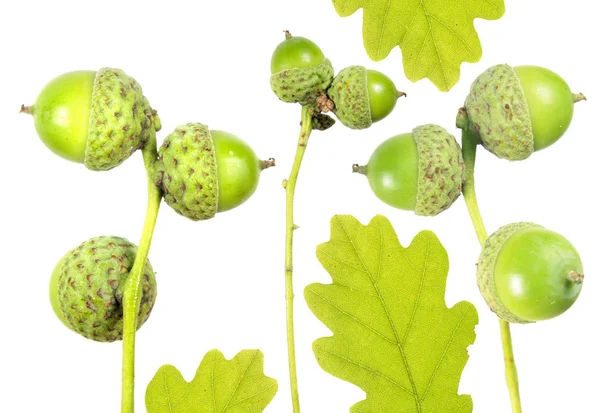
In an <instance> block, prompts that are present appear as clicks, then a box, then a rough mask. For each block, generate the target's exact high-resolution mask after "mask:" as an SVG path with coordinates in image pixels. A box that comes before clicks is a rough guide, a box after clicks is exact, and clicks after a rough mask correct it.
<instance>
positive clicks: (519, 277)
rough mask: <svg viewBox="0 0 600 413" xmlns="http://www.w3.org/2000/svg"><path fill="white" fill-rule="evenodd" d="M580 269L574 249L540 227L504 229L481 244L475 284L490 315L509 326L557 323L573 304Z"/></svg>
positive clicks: (522, 225) (580, 280)
mask: <svg viewBox="0 0 600 413" xmlns="http://www.w3.org/2000/svg"><path fill="white" fill-rule="evenodd" d="M583 278H584V276H583V265H582V263H581V259H580V257H579V254H578V253H577V250H576V249H575V247H574V246H573V245H572V244H571V243H570V242H569V241H568V240H567V239H566V238H565V237H563V236H562V235H560V234H558V233H556V232H553V231H550V230H548V229H546V228H544V227H542V226H540V225H537V224H533V223H529V222H518V223H514V224H509V225H505V226H503V227H502V228H500V229H499V230H498V231H496V232H494V233H493V234H492V235H491V236H490V237H489V238H488V239H487V241H486V242H485V245H484V247H483V249H482V251H481V254H480V256H479V262H478V264H477V284H478V286H479V290H480V291H481V294H482V295H483V297H484V299H485V301H486V302H487V304H488V306H489V307H490V309H491V310H492V311H493V312H495V313H496V314H497V315H498V317H500V318H502V319H503V320H506V321H508V322H511V323H522V324H523V323H531V322H536V321H541V320H547V319H550V318H554V317H557V316H558V315H560V314H562V313H564V312H565V311H566V310H568V309H569V308H570V307H571V306H572V305H573V304H574V303H575V301H576V300H577V297H578V296H579V293H580V292H581V287H582V283H583Z"/></svg>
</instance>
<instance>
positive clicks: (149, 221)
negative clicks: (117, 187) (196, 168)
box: [121, 131, 162, 413]
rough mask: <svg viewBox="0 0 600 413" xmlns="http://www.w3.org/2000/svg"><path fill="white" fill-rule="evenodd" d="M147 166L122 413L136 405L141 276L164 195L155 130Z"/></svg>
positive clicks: (128, 293) (128, 296) (126, 310)
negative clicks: (158, 174)
mask: <svg viewBox="0 0 600 413" xmlns="http://www.w3.org/2000/svg"><path fill="white" fill-rule="evenodd" d="M142 156H143V158H144V166H145V167H146V175H147V180H148V204H147V208H146V219H145V221H144V229H143V230H142V237H141V239H140V243H139V246H138V251H137V254H136V257H135V261H134V263H133V267H132V268H131V271H130V276H129V278H128V280H127V286H126V288H125V292H124V293H123V370H122V391H121V413H133V405H134V364H135V333H136V330H137V319H138V317H137V316H138V312H139V307H140V301H141V299H142V277H143V274H144V269H145V266H146V260H147V259H148V252H149V250H150V244H151V243H152V234H153V233H154V226H155V225H156V218H157V216H158V209H159V207H160V202H161V199H162V194H161V192H160V190H159V189H158V187H157V186H156V185H155V183H154V179H153V173H154V171H155V168H156V162H157V157H158V156H157V150H156V133H155V132H154V131H152V133H151V137H150V139H149V140H148V141H147V142H146V144H145V145H144V148H143V149H142Z"/></svg>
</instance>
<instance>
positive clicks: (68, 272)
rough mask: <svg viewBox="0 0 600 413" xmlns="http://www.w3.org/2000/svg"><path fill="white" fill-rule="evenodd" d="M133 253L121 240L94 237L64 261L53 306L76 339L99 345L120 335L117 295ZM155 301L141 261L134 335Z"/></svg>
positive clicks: (148, 271)
mask: <svg viewBox="0 0 600 413" xmlns="http://www.w3.org/2000/svg"><path fill="white" fill-rule="evenodd" d="M136 253H137V247H136V246H135V245H134V244H132V243H131V242H129V241H128V240H126V239H124V238H119V237H96V238H92V239H89V240H87V241H85V242H83V243H82V244H80V245H79V246H77V247H75V248H74V249H72V250H71V251H70V252H69V253H67V255H66V256H65V257H64V262H63V264H62V267H61V268H60V274H59V276H58V300H59V303H60V310H61V312H62V313H63V315H64V319H65V322H66V323H67V325H68V327H70V328H71V329H72V330H73V331H75V332H77V333H79V334H81V335H82V336H84V337H86V338H89V339H92V340H95V341H102V342H112V341H115V340H120V339H121V338H122V335H123V291H124V288H125V284H126V280H127V278H128V276H129V271H130V270H131V267H132V266H133V262H134V260H135V255H136ZM155 300H156V280H155V278H154V272H153V270H152V266H151V265H150V261H146V267H145V269H144V275H143V280H142V300H141V304H140V310H139V313H138V329H139V328H140V327H141V326H142V324H144V322H145V321H146V320H147V319H148V317H149V316H150V312H151V311H152V307H153V306H154V301H155Z"/></svg>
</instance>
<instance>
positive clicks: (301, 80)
mask: <svg viewBox="0 0 600 413" xmlns="http://www.w3.org/2000/svg"><path fill="white" fill-rule="evenodd" d="M332 80H333V66H331V62H330V61H329V59H325V60H324V61H323V62H322V63H321V64H320V65H319V66H312V67H300V68H292V69H286V70H282V71H280V72H277V73H274V74H272V75H271V89H273V92H274V93H275V94H276V95H277V97H278V98H279V99H280V100H282V101H284V102H287V103H296V102H298V103H300V104H301V105H312V104H314V103H315V102H316V101H317V98H318V97H319V96H321V95H322V94H324V93H325V92H326V91H327V88H328V87H329V85H331V81H332Z"/></svg>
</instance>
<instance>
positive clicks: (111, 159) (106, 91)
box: [21, 68, 161, 171]
mask: <svg viewBox="0 0 600 413" xmlns="http://www.w3.org/2000/svg"><path fill="white" fill-rule="evenodd" d="M21 112H23V113H28V114H31V115H33V118H34V121H35V127H36V130H37V133H38V135H39V136H40V138H41V139H42V141H43V142H44V143H45V144H46V146H47V147H48V148H49V149H50V150H52V152H54V153H56V154H57V155H59V156H61V157H63V158H65V159H68V160H71V161H74V162H79V163H83V164H84V165H85V166H86V167H87V168H89V169H91V170H94V171H106V170H109V169H112V168H114V167H116V166H118V165H120V164H121V163H123V162H124V161H125V160H126V159H127V158H129V156H131V154H132V153H133V152H135V151H136V150H137V149H139V148H141V147H142V146H143V145H144V143H145V142H146V140H148V137H149V136H150V135H149V134H150V133H154V132H155V131H158V130H160V127H161V125H160V119H159V117H158V115H157V114H156V111H154V110H153V109H152V108H151V107H150V104H149V103H148V100H147V99H146V97H145V96H144V95H143V94H142V88H141V87H140V85H139V84H138V83H137V82H136V81H135V79H133V78H132V77H130V76H128V75H127V74H125V72H123V71H122V70H119V69H112V68H103V69H100V70H98V71H97V72H95V71H89V70H82V71H76V72H69V73H65V74H63V75H61V76H58V77H57V78H55V79H53V80H52V81H50V83H48V84H47V85H46V86H45V87H44V88H43V90H42V91H41V92H40V94H39V96H38V98H37V99H36V101H35V103H34V104H33V105H32V106H22V107H21Z"/></svg>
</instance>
